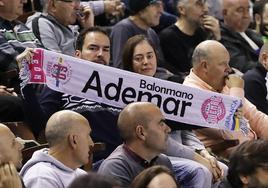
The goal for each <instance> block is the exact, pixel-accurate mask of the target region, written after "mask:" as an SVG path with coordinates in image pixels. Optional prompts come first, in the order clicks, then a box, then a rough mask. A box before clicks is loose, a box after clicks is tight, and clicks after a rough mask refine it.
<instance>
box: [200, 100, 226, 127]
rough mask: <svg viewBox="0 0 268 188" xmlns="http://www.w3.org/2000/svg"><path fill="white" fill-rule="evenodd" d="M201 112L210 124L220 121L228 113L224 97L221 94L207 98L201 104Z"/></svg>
mask: <svg viewBox="0 0 268 188" xmlns="http://www.w3.org/2000/svg"><path fill="white" fill-rule="evenodd" d="M201 113H202V115H203V117H204V118H205V120H206V121H207V122H208V123H209V124H216V123H218V122H219V121H220V120H222V119H223V118H224V117H225V114H226V109H225V106H224V103H223V102H222V98H221V97H219V96H212V97H210V98H209V99H207V100H205V101H204V103H203V104H202V106H201Z"/></svg>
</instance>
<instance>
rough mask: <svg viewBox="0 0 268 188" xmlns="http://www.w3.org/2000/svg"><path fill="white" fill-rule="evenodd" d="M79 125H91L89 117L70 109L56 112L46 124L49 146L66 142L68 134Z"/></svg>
mask: <svg viewBox="0 0 268 188" xmlns="http://www.w3.org/2000/svg"><path fill="white" fill-rule="evenodd" d="M79 126H88V127H89V123H88V121H87V119H86V118H84V117H83V116H82V115H81V114H79V113H77V112H74V111H70V110H62V111H58V112H56V113H54V114H53V115H52V116H51V117H50V118H49V120H48V122H47V125H46V132H45V134H46V139H47V142H48V143H49V146H50V147H52V146H54V145H58V144H61V143H64V142H66V140H67V136H68V134H69V133H70V132H73V131H74V130H76V129H79Z"/></svg>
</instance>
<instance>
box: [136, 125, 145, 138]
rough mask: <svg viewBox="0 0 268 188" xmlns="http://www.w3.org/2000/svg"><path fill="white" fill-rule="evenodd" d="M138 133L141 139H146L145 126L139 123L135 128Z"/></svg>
mask: <svg viewBox="0 0 268 188" xmlns="http://www.w3.org/2000/svg"><path fill="white" fill-rule="evenodd" d="M135 132H136V135H137V137H138V138H139V139H141V140H145V138H146V137H145V135H146V134H145V131H144V127H143V126H142V125H138V126H137V127H136V129H135Z"/></svg>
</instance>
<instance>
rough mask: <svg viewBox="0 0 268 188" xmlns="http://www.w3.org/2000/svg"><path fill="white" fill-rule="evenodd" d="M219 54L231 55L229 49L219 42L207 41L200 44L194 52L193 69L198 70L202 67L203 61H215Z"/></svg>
mask: <svg viewBox="0 0 268 188" xmlns="http://www.w3.org/2000/svg"><path fill="white" fill-rule="evenodd" d="M219 54H225V55H227V56H228V55H229V53H228V51H227V49H226V48H225V47H224V46H223V45H222V44H221V43H219V42H217V41H215V40H206V41H204V42H201V43H200V44H198V45H197V46H196V48H195V50H194V52H193V56H192V63H193V67H194V68H196V67H198V66H199V65H200V63H201V62H202V60H206V61H209V62H213V61H210V60H212V59H215V58H216V57H218V56H219Z"/></svg>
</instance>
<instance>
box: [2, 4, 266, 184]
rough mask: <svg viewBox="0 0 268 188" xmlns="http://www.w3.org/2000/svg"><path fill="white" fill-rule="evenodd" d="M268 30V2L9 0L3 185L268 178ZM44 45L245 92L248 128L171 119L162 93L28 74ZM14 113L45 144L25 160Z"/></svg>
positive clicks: (243, 115) (5, 10)
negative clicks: (126, 93)
mask: <svg viewBox="0 0 268 188" xmlns="http://www.w3.org/2000/svg"><path fill="white" fill-rule="evenodd" d="M29 10H31V11H30V12H29ZM25 20H26V21H25ZM267 38H268V0H256V1H250V0H95V1H93V0H92V1H91V0H83V1H82V0H81V2H80V0H33V1H30V0H0V188H21V187H26V188H38V187H46V188H50V187H51V188H52V187H53V188H68V187H70V188H72V187H88V188H89V187H94V188H98V187H107V188H117V187H130V188H157V187H165V188H178V187H186V188H187V187H189V188H209V187H215V188H216V187H219V188H239V187H241V188H242V187H243V188H253V187H268V183H267V180H266V179H265V177H267V175H268V173H267V167H268V161H267V159H268V154H267V151H268V150H267V147H268V141H267V139H268V73H267V70H268V44H267V43H266V42H267ZM36 48H43V49H46V50H49V51H54V52H57V53H59V54H65V55H68V56H72V57H75V58H78V59H81V60H83V61H88V63H91V64H92V63H97V64H101V65H103V66H106V67H107V66H110V67H114V69H111V70H115V71H116V70H118V69H122V70H124V71H125V72H126V75H127V74H128V73H130V72H134V73H136V74H140V75H141V76H145V78H147V77H148V78H149V77H154V78H156V80H158V79H162V80H167V81H170V82H175V84H183V85H185V86H189V87H191V88H194V89H197V90H205V91H207V92H215V93H221V94H224V95H229V96H231V97H236V98H240V99H241V101H242V104H241V106H240V107H239V108H238V109H237V111H236V113H235V115H234V119H238V120H241V121H240V122H244V125H243V129H239V130H236V131H231V130H223V129H215V128H207V127H206V128H205V127H202V126H201V127H200V125H187V124H186V125H185V124H184V125H183V126H182V123H181V122H175V127H176V128H174V122H173V123H172V126H169V119H166V118H167V117H165V116H164V114H163V113H162V112H161V109H160V106H157V105H156V104H154V103H153V102H139V101H133V102H131V103H129V104H127V105H126V106H125V107H123V108H122V107H117V106H111V105H108V104H103V103H100V102H98V101H97V100H96V101H95V100H92V99H91V100H88V99H86V98H81V97H78V96H74V95H71V94H69V93H68V92H66V93H62V92H59V91H55V90H53V89H51V88H49V87H48V86H46V85H41V84H39V85H36V84H32V83H27V80H26V79H27V77H23V76H20V71H21V70H22V69H23V68H25V67H23V66H26V65H25V64H24V63H25V62H28V63H29V64H31V63H32V59H33V56H34V55H35V53H36V50H35V49H36ZM57 71H60V70H57ZM130 74H132V73H130ZM182 87H184V86H182ZM152 101H153V100H152ZM8 122H23V123H24V124H27V125H28V126H29V127H30V129H31V131H32V133H33V135H34V136H35V137H36V138H38V137H39V136H40V135H42V134H44V135H45V140H44V141H45V142H46V143H47V144H48V145H47V146H48V147H46V148H42V149H41V150H37V151H35V152H34V153H33V155H32V157H31V158H30V159H29V160H28V161H25V162H22V161H23V155H22V152H23V151H24V150H25V149H27V147H26V148H24V143H25V142H23V139H20V138H17V137H16V136H17V135H15V134H16V133H15V132H13V129H10V128H9V127H8ZM187 126H188V127H187ZM230 140H235V141H236V142H235V144H232V145H229V146H228V143H230ZM96 142H101V143H103V144H105V149H104V150H103V151H100V152H98V153H94V155H93V157H92V153H93V152H94V149H93V147H94V143H96ZM215 148H218V149H215ZM219 148H220V149H219ZM90 161H92V162H93V168H92V172H87V171H86V170H85V166H86V165H87V164H88V163H89V162H90Z"/></svg>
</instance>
